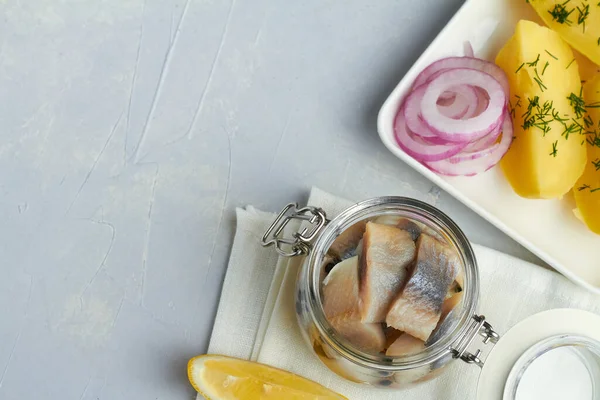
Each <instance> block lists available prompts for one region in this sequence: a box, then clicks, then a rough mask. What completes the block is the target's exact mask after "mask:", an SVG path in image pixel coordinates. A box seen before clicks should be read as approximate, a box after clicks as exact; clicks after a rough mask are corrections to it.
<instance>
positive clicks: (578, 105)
mask: <svg viewBox="0 0 600 400" xmlns="http://www.w3.org/2000/svg"><path fill="white" fill-rule="evenodd" d="M582 94H583V87H582V88H581V90H580V91H579V96H577V95H576V94H575V93H572V92H571V94H570V95H569V97H567V100H569V104H570V105H571V107H573V111H575V115H576V116H577V118H581V116H582V115H583V113H585V112H586V111H585V101H583V96H582Z"/></svg>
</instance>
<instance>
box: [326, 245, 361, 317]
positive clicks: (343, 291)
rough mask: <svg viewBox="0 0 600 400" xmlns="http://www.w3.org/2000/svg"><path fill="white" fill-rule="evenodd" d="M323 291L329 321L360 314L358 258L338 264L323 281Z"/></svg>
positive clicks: (348, 259)
mask: <svg viewBox="0 0 600 400" xmlns="http://www.w3.org/2000/svg"><path fill="white" fill-rule="evenodd" d="M322 290H323V311H324V312H325V317H327V319H330V318H333V317H336V316H338V315H340V314H344V313H348V312H358V257H356V256H354V257H352V258H347V259H345V260H344V261H342V262H339V263H337V264H336V265H335V267H333V269H332V270H331V272H329V274H328V275H327V277H326V278H325V280H324V281H323V288H322Z"/></svg>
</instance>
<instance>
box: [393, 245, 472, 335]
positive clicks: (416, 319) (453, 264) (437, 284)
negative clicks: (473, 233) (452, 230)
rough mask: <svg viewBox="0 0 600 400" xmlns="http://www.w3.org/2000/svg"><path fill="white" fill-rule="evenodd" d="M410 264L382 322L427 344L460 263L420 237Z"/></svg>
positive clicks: (448, 251)
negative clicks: (404, 279)
mask: <svg viewBox="0 0 600 400" xmlns="http://www.w3.org/2000/svg"><path fill="white" fill-rule="evenodd" d="M414 264H415V265H414V270H413V274H412V276H411V277H410V278H409V279H408V282H407V283H406V286H405V287H404V289H403V290H402V293H400V295H399V296H398V297H397V298H396V299H395V300H394V301H393V303H392V306H391V308H390V311H389V312H388V314H387V317H386V323H387V324H388V325H389V326H393V327H394V328H396V329H398V330H401V331H404V332H406V333H408V334H410V335H412V336H414V337H416V338H418V339H421V340H423V341H427V339H428V338H429V335H431V332H432V331H433V330H434V329H435V327H436V325H437V323H438V321H439V319H440V315H441V312H442V303H443V302H444V298H445V297H446V293H447V292H448V288H449V287H450V285H451V284H452V282H453V281H454V278H455V277H456V274H457V273H458V268H459V267H460V260H459V258H458V256H457V255H456V253H455V252H454V251H453V250H452V249H451V248H450V247H448V246H446V245H444V244H442V243H441V242H439V241H438V240H436V239H434V238H432V237H431V236H429V235H426V234H421V236H420V237H419V240H418V242H417V258H416V259H415V263H414Z"/></svg>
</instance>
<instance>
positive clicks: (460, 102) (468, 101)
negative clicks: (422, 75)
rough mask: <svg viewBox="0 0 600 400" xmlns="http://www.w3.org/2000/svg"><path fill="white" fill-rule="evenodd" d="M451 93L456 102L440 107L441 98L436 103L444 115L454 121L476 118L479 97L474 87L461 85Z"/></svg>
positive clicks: (452, 89)
mask: <svg viewBox="0 0 600 400" xmlns="http://www.w3.org/2000/svg"><path fill="white" fill-rule="evenodd" d="M449 92H452V93H454V100H453V101H452V102H450V103H449V104H446V105H440V104H439V98H438V100H437V101H436V104H437V106H438V109H439V110H440V113H441V114H442V115H445V116H446V117H448V118H452V119H467V118H471V117H472V116H474V114H475V112H476V110H477V106H478V105H479V97H478V96H479V95H478V93H477V90H476V89H475V88H474V87H472V86H470V85H461V86H457V87H455V88H451V90H449ZM442 95H443V93H442ZM440 98H441V95H440Z"/></svg>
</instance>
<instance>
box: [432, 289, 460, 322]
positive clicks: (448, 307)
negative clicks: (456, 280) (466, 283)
mask: <svg viewBox="0 0 600 400" xmlns="http://www.w3.org/2000/svg"><path fill="white" fill-rule="evenodd" d="M463 294H464V292H458V293H455V294H454V295H452V296H450V297H448V298H447V299H445V300H444V302H443V303H442V311H441V314H440V323H441V321H443V320H444V319H445V318H446V316H447V315H448V314H449V313H450V311H452V310H454V309H455V308H456V307H457V306H458V305H459V304H460V302H461V301H462V299H463ZM438 325H439V324H438Z"/></svg>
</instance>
